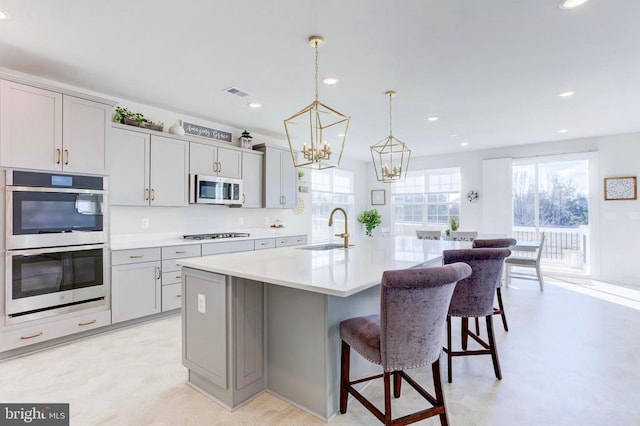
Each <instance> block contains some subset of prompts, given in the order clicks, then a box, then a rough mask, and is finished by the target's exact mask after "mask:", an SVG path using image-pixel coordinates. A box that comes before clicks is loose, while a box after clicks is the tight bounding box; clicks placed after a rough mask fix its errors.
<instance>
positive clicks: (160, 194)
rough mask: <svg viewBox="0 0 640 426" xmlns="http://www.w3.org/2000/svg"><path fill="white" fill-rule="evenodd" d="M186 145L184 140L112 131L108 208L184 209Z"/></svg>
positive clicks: (119, 130) (185, 199)
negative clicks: (163, 207) (111, 168)
mask: <svg viewBox="0 0 640 426" xmlns="http://www.w3.org/2000/svg"><path fill="white" fill-rule="evenodd" d="M188 152H189V144H188V143H187V142H186V141H184V140H179V139H172V138H167V137H164V136H156V135H149V134H148V133H143V132H137V131H131V130H125V129H118V128H114V129H112V135H111V159H112V164H113V165H114V167H113V170H112V171H111V190H110V192H109V194H110V196H111V204H112V205H120V206H149V205H151V206H186V205H187V202H188V198H187V184H188V179H187V164H188V158H189V154H188Z"/></svg>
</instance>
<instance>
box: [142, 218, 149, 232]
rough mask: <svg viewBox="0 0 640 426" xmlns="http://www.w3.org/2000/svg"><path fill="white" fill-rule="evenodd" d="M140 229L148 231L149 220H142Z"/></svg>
mask: <svg viewBox="0 0 640 426" xmlns="http://www.w3.org/2000/svg"><path fill="white" fill-rule="evenodd" d="M142 229H149V218H147V217H143V218H142Z"/></svg>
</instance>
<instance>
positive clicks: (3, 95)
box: [0, 80, 63, 171]
mask: <svg viewBox="0 0 640 426" xmlns="http://www.w3.org/2000/svg"><path fill="white" fill-rule="evenodd" d="M62 154H63V153H62V95H61V94H60V93H55V92H51V91H48V90H43V89H38V88H35V87H31V86H25V85H23V84H18V83H14V82H11V81H5V80H2V81H1V82H0V165H2V166H3V167H24V168H30V169H39V170H53V171H58V170H61V169H62Z"/></svg>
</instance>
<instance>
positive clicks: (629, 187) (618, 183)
mask: <svg viewBox="0 0 640 426" xmlns="http://www.w3.org/2000/svg"><path fill="white" fill-rule="evenodd" d="M637 198H638V185H637V180H636V177H635V176H624V177H611V178H604V199H605V200H607V201H611V200H635V199H637Z"/></svg>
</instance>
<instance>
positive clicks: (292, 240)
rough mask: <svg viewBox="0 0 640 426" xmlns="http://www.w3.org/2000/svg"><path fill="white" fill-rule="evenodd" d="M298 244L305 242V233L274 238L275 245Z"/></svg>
mask: <svg viewBox="0 0 640 426" xmlns="http://www.w3.org/2000/svg"><path fill="white" fill-rule="evenodd" d="M300 244H307V236H306V235H295V236H293V237H279V238H276V247H287V246H297V245H300Z"/></svg>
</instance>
